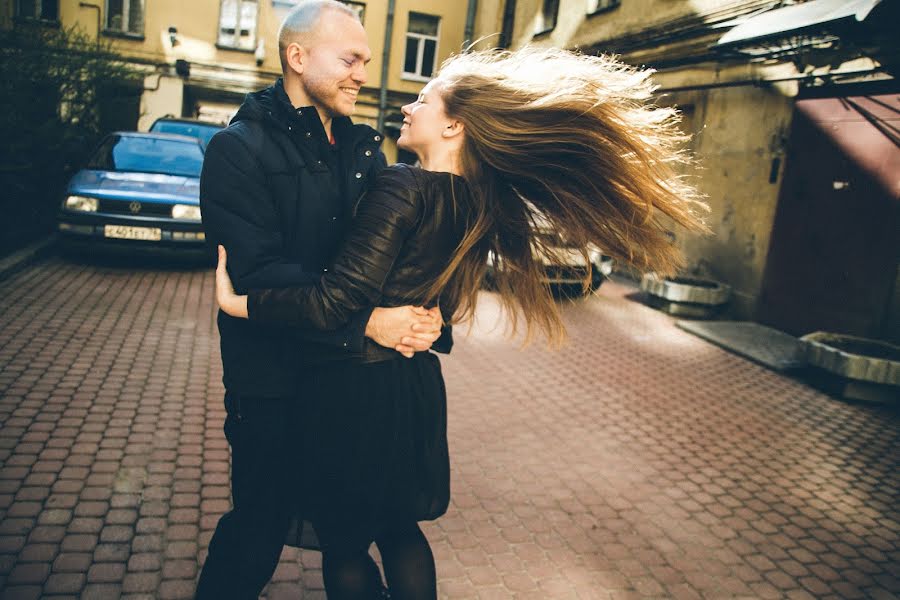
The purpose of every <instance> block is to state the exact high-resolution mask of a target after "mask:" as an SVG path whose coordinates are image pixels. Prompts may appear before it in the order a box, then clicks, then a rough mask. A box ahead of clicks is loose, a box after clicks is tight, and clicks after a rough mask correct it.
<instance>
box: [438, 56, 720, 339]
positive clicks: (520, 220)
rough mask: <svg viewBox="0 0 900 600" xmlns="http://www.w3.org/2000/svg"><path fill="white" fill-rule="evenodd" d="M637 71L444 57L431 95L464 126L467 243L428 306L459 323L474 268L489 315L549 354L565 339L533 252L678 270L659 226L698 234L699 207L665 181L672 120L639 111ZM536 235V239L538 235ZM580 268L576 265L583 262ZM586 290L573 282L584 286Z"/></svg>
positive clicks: (546, 60)
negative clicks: (487, 296)
mask: <svg viewBox="0 0 900 600" xmlns="http://www.w3.org/2000/svg"><path fill="white" fill-rule="evenodd" d="M651 74H652V72H651V71H649V70H639V69H635V68H633V67H630V66H627V65H625V64H623V63H622V62H619V61H617V60H615V59H614V58H611V57H607V56H588V55H581V54H576V53H573V52H570V51H566V50H559V49H537V48H524V49H520V50H517V51H514V52H508V51H497V50H488V51H480V52H472V53H468V54H461V55H458V56H454V57H451V58H450V59H448V60H447V61H446V62H445V63H444V64H443V65H442V67H441V70H440V74H439V76H438V83H439V88H438V89H439V90H440V93H441V96H442V99H443V101H444V104H445V109H446V112H447V114H448V116H450V117H451V118H454V119H459V120H460V121H461V122H462V123H463V124H464V126H465V139H464V143H463V149H462V153H461V158H460V162H461V170H462V175H463V177H464V178H465V179H466V180H467V181H468V182H469V186H470V189H471V191H472V198H473V200H472V202H473V206H471V207H468V208H469V211H468V213H469V217H468V219H469V221H468V227H467V229H466V231H467V233H466V235H465V236H464V239H463V240H462V242H461V243H460V245H459V247H458V248H457V250H456V252H455V253H454V255H453V256H452V257H451V259H450V262H449V265H448V266H447V268H446V269H445V271H444V272H443V273H442V274H441V276H440V277H439V278H438V279H437V280H436V281H435V282H433V283H432V284H431V285H429V286H428V287H426V288H425V289H426V290H427V291H426V292H425V295H426V296H428V297H430V298H435V297H437V296H438V295H440V296H441V298H442V302H446V303H447V304H448V305H451V306H458V309H457V311H456V314H455V315H454V318H453V319H452V320H454V321H460V320H466V319H468V318H471V317H472V316H473V314H474V308H475V302H476V298H477V294H478V289H479V287H480V283H481V281H482V280H483V278H484V276H485V273H486V269H487V262H488V257H489V256H492V257H493V258H492V260H493V262H494V265H495V270H494V271H495V272H494V282H495V284H496V289H497V291H498V292H499V294H500V299H501V303H502V304H503V306H504V308H505V309H506V311H507V312H508V313H509V314H510V315H511V320H512V326H513V331H515V328H516V324H517V316H518V314H519V313H518V311H517V310H516V309H517V308H521V314H522V316H524V319H525V323H526V326H527V337H526V340H528V339H530V338H531V337H532V334H533V332H534V329H535V328H538V329H542V330H543V331H544V332H545V333H546V334H547V335H548V337H549V339H550V341H551V342H559V341H561V340H562V339H563V338H564V336H565V329H564V327H563V325H562V321H561V319H560V315H559V312H558V308H557V305H556V303H555V302H554V300H553V297H552V295H551V293H550V290H549V287H548V285H547V284H546V283H545V282H544V280H543V277H544V272H543V265H542V262H541V260H540V258H536V255H537V256H540V254H541V253H544V254H547V255H551V256H552V255H553V253H554V251H558V247H559V241H560V240H563V241H564V243H565V245H566V246H568V247H570V248H575V249H577V250H579V251H580V252H581V253H582V254H583V255H584V257H585V259H586V262H587V257H588V252H589V250H590V248H591V247H592V246H593V247H596V248H600V249H601V250H602V251H603V252H604V253H605V254H607V255H610V256H612V257H614V258H616V259H618V260H620V261H624V262H626V263H628V264H631V265H633V266H634V267H636V268H638V269H641V270H653V271H658V272H662V273H672V272H674V271H676V270H677V268H678V267H679V266H681V265H682V262H683V258H682V256H681V254H680V252H679V251H678V249H677V248H676V247H675V245H674V243H673V239H672V235H671V233H670V232H669V230H668V227H667V225H668V223H667V222H666V220H667V219H668V220H669V221H670V222H674V223H677V224H678V225H681V226H682V227H685V228H687V229H688V230H693V231H705V230H706V227H705V226H704V224H703V222H702V221H701V219H700V218H699V217H698V215H697V212H698V209H699V210H705V209H706V208H707V207H706V204H704V202H703V197H702V195H701V194H700V193H699V192H698V191H697V190H696V189H695V188H694V187H692V186H691V185H690V184H688V183H687V182H686V181H685V180H684V178H683V177H682V176H680V175H679V174H678V172H677V169H678V168H679V166H680V165H683V164H689V163H690V162H691V159H690V157H689V156H688V155H687V154H686V153H685V151H684V150H683V149H682V146H683V143H684V142H685V141H686V138H687V136H685V135H684V134H683V133H682V132H681V131H680V130H679V129H678V121H679V114H678V112H677V111H676V110H675V109H672V108H661V107H658V106H654V105H653V104H652V103H651V102H650V98H651V95H652V93H653V90H654V89H655V88H654V86H653V84H652V83H651V81H650V75H651ZM548 232H549V235H548ZM587 264H589V263H587ZM585 285H587V281H586V282H585Z"/></svg>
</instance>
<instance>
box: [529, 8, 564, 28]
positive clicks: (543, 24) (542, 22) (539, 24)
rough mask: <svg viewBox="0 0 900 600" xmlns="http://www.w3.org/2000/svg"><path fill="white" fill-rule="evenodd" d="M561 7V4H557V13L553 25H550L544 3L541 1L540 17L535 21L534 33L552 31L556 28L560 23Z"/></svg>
mask: <svg viewBox="0 0 900 600" xmlns="http://www.w3.org/2000/svg"><path fill="white" fill-rule="evenodd" d="M559 9H560V6H559V4H557V5H556V15H555V16H554V23H553V27H550V26H549V24H548V22H547V18H546V13H545V12H544V3H543V2H541V10H540V11H539V12H538V18H537V21H536V22H535V26H534V35H540V34H542V33H548V32H550V31H553V30H554V29H556V26H557V25H559Z"/></svg>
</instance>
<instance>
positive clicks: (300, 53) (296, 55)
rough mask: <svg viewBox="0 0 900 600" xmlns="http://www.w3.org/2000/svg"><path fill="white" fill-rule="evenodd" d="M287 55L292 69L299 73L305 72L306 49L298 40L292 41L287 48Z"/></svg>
mask: <svg viewBox="0 0 900 600" xmlns="http://www.w3.org/2000/svg"><path fill="white" fill-rule="evenodd" d="M285 55H286V57H287V64H288V66H289V67H290V68H291V70H292V71H294V72H295V73H297V74H298V75H300V74H301V73H303V67H304V66H305V65H306V60H307V54H306V49H305V48H304V47H303V46H301V45H300V44H298V43H297V42H291V43H290V44H288V47H287V48H286V49H285Z"/></svg>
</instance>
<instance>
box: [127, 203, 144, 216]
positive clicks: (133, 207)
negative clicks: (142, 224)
mask: <svg viewBox="0 0 900 600" xmlns="http://www.w3.org/2000/svg"><path fill="white" fill-rule="evenodd" d="M128 210H130V211H131V212H132V213H134V214H138V213H139V212H141V203H140V202H131V203H130V204H129V205H128Z"/></svg>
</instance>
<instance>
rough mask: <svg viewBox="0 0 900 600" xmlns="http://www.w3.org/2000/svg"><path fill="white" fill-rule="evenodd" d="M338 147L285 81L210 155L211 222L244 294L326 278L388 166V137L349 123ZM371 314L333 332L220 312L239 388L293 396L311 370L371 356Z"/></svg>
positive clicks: (257, 101)
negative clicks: (367, 336) (372, 184)
mask: <svg viewBox="0 0 900 600" xmlns="http://www.w3.org/2000/svg"><path fill="white" fill-rule="evenodd" d="M332 133H333V135H334V137H335V139H336V140H337V143H336V144H335V145H332V144H330V142H329V140H328V139H327V137H326V134H325V130H324V128H323V127H322V122H321V119H320V118H319V115H318V114H317V112H316V110H315V109H314V108H313V107H303V108H300V109H296V108H294V107H293V106H292V105H291V103H290V100H289V99H288V96H287V94H286V93H285V91H284V87H283V85H282V82H281V81H280V80H279V81H278V82H277V83H276V84H275V85H273V86H271V87H269V88H267V89H265V90H262V91H260V92H256V93H253V94H250V95H248V96H247V98H246V100H245V101H244V104H243V105H242V106H241V108H240V110H239V111H238V113H237V115H236V116H235V118H234V119H233V120H232V122H231V124H230V125H229V126H228V127H227V128H225V129H223V130H222V131H220V132H219V133H217V134H216V135H215V136H214V137H213V138H212V140H211V141H210V142H209V145H208V146H207V149H206V157H205V159H204V161H203V172H202V175H201V179H200V206H201V211H202V214H203V226H204V230H205V231H206V235H207V237H208V240H209V241H210V243H212V244H222V245H223V246H225V248H226V249H227V251H228V271H229V274H230V275H231V278H232V281H233V282H234V287H235V290H236V291H237V292H238V293H244V292H246V290H248V289H250V288H273V287H286V286H291V285H303V284H306V283H312V282H314V281H316V280H318V278H319V275H320V274H321V273H323V272H325V270H326V269H327V268H328V265H329V263H330V261H331V259H332V257H333V255H334V253H335V252H336V250H337V249H338V247H339V245H340V242H341V240H342V238H343V237H344V235H345V233H346V230H347V225H348V224H349V222H350V219H351V218H352V212H353V206H354V204H355V202H356V200H357V199H358V198H359V196H360V194H361V193H362V192H363V191H364V189H365V187H366V185H367V183H368V182H369V181H371V180H372V179H373V178H374V176H375V175H376V174H377V173H378V171H380V170H381V169H382V168H384V166H385V159H384V155H383V154H382V153H381V151H380V150H379V147H380V144H381V135H380V134H379V133H378V132H376V131H375V130H374V129H372V128H371V127H368V126H366V125H353V124H352V123H351V122H350V119H348V118H338V119H335V120H334V121H333V123H332ZM370 314H371V309H368V310H366V311H364V312H363V313H360V314H358V315H356V316H355V317H354V318H353V319H352V320H351V321H350V323H349V324H348V325H347V326H345V327H343V328H341V329H338V330H335V331H328V332H313V331H302V330H299V329H291V328H289V327H283V326H264V325H260V324H258V323H251V322H249V321H247V320H244V319H235V318H232V317H229V316H228V315H226V314H224V313H223V312H221V311H219V317H218V323H219V333H220V335H221V338H222V362H223V369H224V383H225V387H226V389H228V391H229V392H234V393H238V394H244V395H252V396H262V397H288V396H294V395H297V394H298V392H299V391H300V389H301V383H302V382H301V373H302V367H303V366H304V365H305V364H311V362H313V361H321V360H327V359H328V358H336V357H340V356H346V355H348V354H349V355H352V354H354V353H361V352H362V349H363V345H364V332H365V325H366V322H367V321H368V318H369V315H370Z"/></svg>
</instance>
